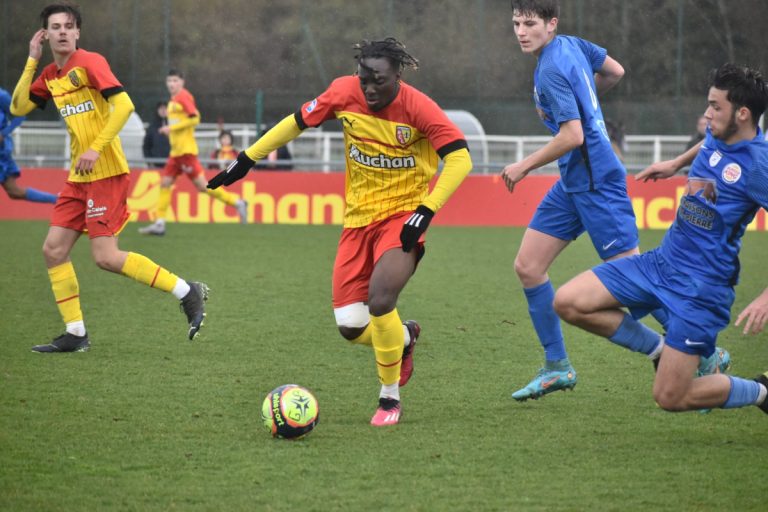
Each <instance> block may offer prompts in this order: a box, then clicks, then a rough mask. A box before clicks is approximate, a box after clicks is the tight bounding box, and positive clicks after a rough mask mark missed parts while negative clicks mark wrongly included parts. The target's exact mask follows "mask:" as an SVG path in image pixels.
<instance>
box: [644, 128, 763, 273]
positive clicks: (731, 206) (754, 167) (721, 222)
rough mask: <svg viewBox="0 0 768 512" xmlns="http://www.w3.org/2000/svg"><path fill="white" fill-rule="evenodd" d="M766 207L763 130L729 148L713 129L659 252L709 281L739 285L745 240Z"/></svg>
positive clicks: (696, 162) (676, 265)
mask: <svg viewBox="0 0 768 512" xmlns="http://www.w3.org/2000/svg"><path fill="white" fill-rule="evenodd" d="M761 206H762V207H763V208H768V142H766V141H765V140H764V138H763V134H762V132H761V131H759V130H758V133H757V136H756V137H755V138H754V139H751V140H745V141H741V142H737V143H736V144H733V145H730V146H729V145H727V144H725V143H724V142H722V141H720V140H718V139H716V138H714V137H713V136H712V134H711V133H710V131H709V129H707V135H706V137H705V139H704V144H703V145H702V146H701V149H700V150H699V154H698V156H697V157H696V159H695V160H694V162H693V165H692V166H691V170H690V173H689V174H688V183H687V186H686V190H685V193H684V194H683V197H682V198H681V199H680V206H679V208H678V210H677V216H676V218H675V222H674V223H673V224H672V226H671V227H670V229H669V231H668V232H667V234H666V236H665V237H664V240H663V241H662V243H661V246H660V247H659V251H661V255H662V257H663V258H664V259H665V260H666V261H667V262H669V263H670V264H672V265H674V266H675V267H677V268H681V269H683V271H685V272H687V273H689V274H690V275H693V276H696V277H698V278H699V279H701V280H703V281H705V282H709V283H715V284H729V285H735V284H736V282H737V281H738V276H739V249H741V237H742V236H743V235H744V231H745V230H746V229H747V225H748V224H749V223H750V222H752V220H753V219H754V218H755V214H756V213H757V211H758V210H759V209H760V207H761Z"/></svg>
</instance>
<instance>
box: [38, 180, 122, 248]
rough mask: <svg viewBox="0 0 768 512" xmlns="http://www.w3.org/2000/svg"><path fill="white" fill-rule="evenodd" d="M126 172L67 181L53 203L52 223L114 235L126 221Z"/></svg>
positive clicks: (95, 233)
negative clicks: (98, 178)
mask: <svg viewBox="0 0 768 512" xmlns="http://www.w3.org/2000/svg"><path fill="white" fill-rule="evenodd" d="M129 184H130V177H129V176H128V174H120V175H119V176H112V177H110V178H104V179H103V180H97V181H92V182H90V183H73V182H71V181H68V182H66V183H65V184H64V189H63V190H62V191H61V193H60V194H59V199H58V200H57V201H56V204H55V205H53V215H52V216H51V226H58V227H62V228H68V229H74V230H75V231H79V232H81V233H82V232H85V231H87V232H88V237H89V238H96V237H97V236H117V235H118V234H119V233H120V231H122V229H123V228H124V227H125V225H126V223H127V222H128V217H129V214H128V185H129Z"/></svg>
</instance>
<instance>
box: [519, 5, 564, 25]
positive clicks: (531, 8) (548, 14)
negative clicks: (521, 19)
mask: <svg viewBox="0 0 768 512" xmlns="http://www.w3.org/2000/svg"><path fill="white" fill-rule="evenodd" d="M515 11H517V12H519V13H520V14H521V15H523V16H538V17H539V18H541V19H543V20H544V21H549V20H551V19H552V18H559V17H560V1H559V0H512V12H513V13H514V12H515Z"/></svg>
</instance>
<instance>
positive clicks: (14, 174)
mask: <svg viewBox="0 0 768 512" xmlns="http://www.w3.org/2000/svg"><path fill="white" fill-rule="evenodd" d="M10 106H11V95H10V94H9V93H8V91H6V90H5V89H3V88H1V87H0V184H2V185H3V188H4V189H5V192H6V193H7V194H8V197H10V198H11V199H26V200H27V201H34V202H36V203H55V202H56V196H55V195H53V194H49V193H48V192H41V191H40V190H35V189H34V188H29V187H20V186H19V185H18V184H17V183H16V178H18V177H19V176H20V175H21V171H19V167H18V166H17V165H16V162H15V161H14V160H13V137H11V133H12V132H13V130H15V129H16V128H17V127H18V126H19V125H20V124H21V123H22V121H24V118H23V117H11V110H10Z"/></svg>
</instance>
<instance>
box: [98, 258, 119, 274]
mask: <svg viewBox="0 0 768 512" xmlns="http://www.w3.org/2000/svg"><path fill="white" fill-rule="evenodd" d="M93 261H94V263H96V266H97V267H99V268H100V269H102V270H107V271H109V272H118V271H119V270H120V269H119V268H117V266H116V265H115V262H114V259H113V258H111V257H110V256H109V255H106V254H94V255H93Z"/></svg>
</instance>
